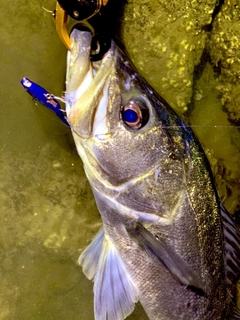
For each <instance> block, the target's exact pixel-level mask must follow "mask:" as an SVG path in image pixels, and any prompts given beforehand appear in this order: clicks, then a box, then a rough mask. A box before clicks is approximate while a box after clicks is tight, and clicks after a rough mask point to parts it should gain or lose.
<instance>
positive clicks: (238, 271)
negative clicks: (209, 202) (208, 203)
mask: <svg viewBox="0 0 240 320" xmlns="http://www.w3.org/2000/svg"><path fill="white" fill-rule="evenodd" d="M220 209H221V216H222V222H223V233H224V238H225V252H226V273H227V281H228V287H229V288H230V289H229V290H230V291H229V293H230V295H231V296H232V297H233V296H235V294H236V293H235V287H236V282H237V280H238V279H239V277H240V232H239V231H238V229H237V227H236V225H235V223H234V221H233V219H232V217H231V215H230V213H228V211H227V210H226V209H225V208H224V206H223V205H222V204H221V205H220Z"/></svg>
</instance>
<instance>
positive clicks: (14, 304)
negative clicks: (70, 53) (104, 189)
mask: <svg viewBox="0 0 240 320" xmlns="http://www.w3.org/2000/svg"><path fill="white" fill-rule="evenodd" d="M162 3H163V4H164V1H162ZM176 4H177V2H176ZM176 4H175V5H176ZM42 6H43V7H45V8H47V9H50V10H53V9H54V6H55V1H52V0H51V1H49V0H48V1H47V0H44V1H41V2H39V1H37V0H33V1H31V2H29V1H27V0H22V1H15V2H14V3H11V2H9V3H8V4H7V5H6V3H3V1H2V3H0V21H1V24H0V43H1V53H0V65H1V76H2V83H1V88H0V99H1V109H0V133H1V134H0V150H1V153H0V162H1V179H0V186H1V188H0V208H1V214H0V226H1V232H0V261H1V263H0V283H1V290H0V319H1V320H2V319H3V320H5V319H6V320H15V319H18V320H21V319H24V320H25V319H41V320H42V319H73V320H74V319H78V320H81V319H82V320H83V319H84V320H91V319H93V303H92V300H93V294H92V283H91V282H90V281H88V280H87V279H86V278H85V276H84V275H83V274H82V272H81V268H80V267H79V266H78V265H77V263H76V261H77V259H78V256H79V254H80V252H81V251H82V250H83V249H84V248H85V247H86V246H87V244H88V243H89V242H90V241H91V239H92V238H93V236H94V234H95V233H96V231H97V230H98V228H99V226H100V218H99V215H98V212H97V209H96V206H95V202H94V200H93V196H92V193H91V190H90V187H89V184H88V182H87V179H86V177H85V175H84V172H83V168H82V163H81V160H80V159H79V157H78V155H77V154H76V151H75V146H74V143H73V141H72V137H71V133H70V130H69V129H68V128H66V127H65V126H63V125H62V124H61V123H60V122H59V121H58V120H57V118H56V117H55V116H53V115H52V114H51V113H50V112H48V111H47V110H45V109H44V107H42V106H35V105H34V103H33V102H32V99H31V97H30V96H29V95H28V94H27V93H25V92H24V89H23V88H22V87H21V85H20V83H19V81H20V80H21V78H22V77H24V76H27V77H29V78H30V79H31V80H33V81H34V82H37V83H39V84H40V85H42V86H44V87H45V88H46V89H47V90H49V91H50V92H52V93H54V94H56V95H61V94H62V91H63V90H64V79H65V69H66V65H65V56H66V50H65V48H64V46H63V45H62V43H61V41H60V40H59V38H58V36H57V34H56V32H55V28H54V21H53V18H52V16H51V14H49V13H47V12H45V11H44V10H43V9H42ZM155 6H156V7H155ZM209 6H210V4H209ZM155 8H159V4H158V2H157V1H147V0H138V1H134V2H133V1H129V5H128V7H127V11H126V16H125V22H124V23H125V24H124V29H123V38H124V41H125V44H126V47H127V50H128V51H129V53H130V56H131V58H132V59H133V60H134V61H135V63H136V65H137V67H138V68H139V70H140V71H141V72H142V73H143V74H144V75H145V76H146V78H147V79H148V81H150V82H151V83H152V85H153V86H155V87H156V88H157V89H158V90H159V91H160V92H161V90H160V89H161V88H160V87H162V90H163V94H165V95H166V96H165V97H166V98H169V102H170V103H171V104H172V105H173V106H174V107H175V108H176V109H177V110H178V111H179V112H180V113H181V112H182V113H183V112H184V111H185V110H184V107H183V105H186V102H188V101H189V99H191V96H192V93H193V92H192V86H188V87H183V88H182V87H181V88H180V89H181V90H180V89H179V85H176V86H174V82H172V83H170V81H171V80H175V78H174V77H175V73H176V72H175V73H174V72H170V71H171V69H170V68H169V67H165V69H164V67H163V66H164V65H167V63H165V62H164V60H161V59H162V58H161V57H162V56H161V54H163V55H164V54H165V52H167V53H166V57H168V58H169V57H170V56H171V54H172V52H173V51H174V50H175V51H177V50H178V48H179V47H178V46H177V47H176V46H174V45H173V46H172V47H173V48H174V50H173V49H171V50H172V51H171V50H170V48H171V43H173V36H172V37H171V36H169V38H166V34H168V33H169V32H170V31H169V30H170V27H168V25H167V28H166V29H161V28H162V24H160V25H159V29H156V19H158V18H159V16H161V17H163V16H164V14H165V13H161V12H159V11H157V10H156V9H155ZM141 10H143V13H144V14H142V16H141V17H140V18H139V12H141ZM146 10H148V11H146ZM179 12H180V11H179ZM170 14H172V13H171V12H170V13H169V12H167V15H170ZM149 16H150V17H152V18H151V19H149V20H148V17H149ZM170 18H171V17H165V16H164V19H165V21H167V19H170ZM144 19H145V20H144ZM184 19H185V20H187V17H186V18H183V20H184ZM205 19H206V20H207V18H205ZM170 20H171V19H170ZM185 20H184V21H185ZM161 21H163V22H164V20H163V19H162V20H161ZM168 22H169V21H168ZM130 26H131V27H130ZM186 27H187V26H186ZM143 29H144V30H145V33H142V34H144V37H145V38H144V44H145V47H146V51H144V52H146V53H144V56H143V55H142V54H141V52H142V50H140V49H139V47H138V41H137V35H139V32H142V30H143ZM177 29H178V24H177V22H176V27H175V30H174V32H176V30H177ZM153 30H155V31H154V32H153ZM162 30H163V31H162ZM164 30H165V31H164ZM127 33H128V35H127ZM179 34H180V35H181V36H182V37H183V40H184V39H185V34H184V32H180V33H179ZM180 35H179V37H180ZM161 37H164V38H165V39H166V41H165V42H166V43H165V44H164V41H162V38H161ZM167 39H170V40H167ZM174 39H175V40H176V42H177V40H178V37H176V36H175V38H174ZM179 39H180V38H179ZM203 39H204V35H203V34H201V36H200V38H199V41H200V40H201V41H200V43H199V48H201V46H203V45H204V43H203ZM188 40H189V41H188V42H189V43H191V41H193V39H192V38H191V39H189V38H188ZM171 41H172V42H171ZM181 41H182V40H181ZM181 41H180V42H179V43H181ZM194 41H195V40H194ZM167 42H169V43H167ZM156 43H158V44H159V47H158V48H157V47H156ZM184 45H185V47H186V48H187V43H184ZM185 47H184V46H183V48H185ZM199 48H198V50H200V49H199ZM141 49H142V48H141ZM182 50H183V49H182ZM184 50H185V49H184ZM156 52H158V56H156V54H155V53H156ZM189 52H192V51H189ZM189 54H190V55H192V53H189ZM200 56H201V54H200V51H199V52H198V51H197V52H195V56H194V57H192V60H191V61H189V62H188V66H189V68H190V71H189V70H188V71H189V72H186V73H184V74H183V76H182V75H180V78H181V77H182V78H184V79H187V82H186V84H187V83H188V81H190V80H189V79H190V78H191V77H192V74H191V70H193V67H194V64H195V63H196V62H197V61H198V60H199V59H200V58H199V57H200ZM166 57H165V58H166ZM171 57H172V58H171V59H172V60H173V61H175V60H176V61H178V63H180V64H181V61H180V59H179V57H175V58H174V55H172V56H171ZM188 57H189V56H188ZM159 59H160V60H159ZM174 59H175V60H174ZM147 61H149V64H147ZM159 61H160V62H159ZM146 65H148V66H149V68H145V66H146ZM154 69H155V70H154ZM173 69H174V68H173ZM153 70H154V72H153ZM160 71H161V72H160ZM169 72H170V73H169ZM159 74H161V76H159ZM210 74H211V72H210ZM169 77H170V78H169ZM182 78H181V79H182ZM164 79H165V80H164ZM176 81H177V80H176ZM179 81H181V80H179ZM176 83H179V82H176ZM198 84H199V86H198V88H200V87H201V86H202V84H201V83H200V82H199V83H198ZM158 86H159V87H158ZM171 88H173V89H172V90H173V91H169V90H171ZM200 89H201V90H204V88H202V87H201V88H200ZM175 91H177V92H178V94H174V92H175ZM204 92H205V91H204ZM216 96H217V94H216ZM174 97H176V98H177V99H175V100H174ZM204 97H206V95H205V96H204ZM207 97H208V101H212V100H211V99H212V97H213V95H211V94H210V93H209V94H208V96H207ZM214 97H215V96H214ZM196 101H197V102H196V104H197V103H198V104H201V106H205V109H203V107H199V108H195V109H194V112H192V113H191V117H192V118H191V120H192V123H194V124H196V125H199V126H200V127H202V124H203V120H204V118H206V117H207V118H209V117H210V114H211V113H212V111H209V108H207V107H206V106H207V105H212V104H206V103H205V101H206V100H202V99H200V100H196ZM217 101H218V103H219V99H218V98H217ZM204 110H205V112H206V115H207V116H205V113H204ZM215 112H216V114H215V116H216V119H219V114H221V115H222V113H221V112H222V110H221V111H219V112H218V111H215ZM222 117H224V120H223V122H222V123H223V124H224V125H226V124H227V126H228V125H229V123H228V122H227V119H226V114H223V115H222ZM213 124H214V123H213ZM211 125H212V123H211ZM227 130H228V133H227V136H226V135H225V140H224V143H225V145H226V146H227V149H224V148H222V144H221V143H214V140H213V139H207V140H208V141H209V142H208V141H206V138H207V137H209V136H211V133H210V134H209V132H207V134H206V129H204V130H202V131H201V130H200V132H199V135H200V136H202V140H203V141H204V143H205V144H206V148H207V149H208V150H210V151H209V154H210V158H211V159H213V160H214V161H215V162H214V161H212V163H213V164H214V163H215V167H214V168H215V170H218V171H216V176H217V173H219V172H220V171H219V170H220V169H219V168H220V165H219V161H220V160H221V161H223V168H226V167H227V168H230V167H231V171H230V174H229V175H228V177H229V176H230V177H231V181H232V189H233V187H234V186H235V185H236V177H239V171H238V169H237V168H238V167H239V166H238V167H237V165H238V164H239V157H238V153H239V151H238V150H239V144H238V141H239V136H238V131H234V132H233V133H232V130H235V128H234V129H227ZM217 131H219V132H220V130H219V129H217ZM201 132H205V136H204V134H203V133H201ZM214 132H216V131H214ZM222 132H223V131H222V130H221V133H222ZM214 135H215V133H214ZM214 135H213V136H214ZM221 137H222V136H221ZM221 139H222V138H221ZM232 141H233V143H232ZM223 149H224V150H225V151H223ZM213 150H214V151H213ZM223 153H224V155H223ZM213 155H214V156H213ZM228 155H229V156H228ZM233 155H234V156H233ZM216 159H217V160H216ZM222 159H223V160H222ZM221 163H222V162H221ZM226 163H227V165H226ZM229 170H230V169H229ZM219 175H220V173H219ZM219 181H221V182H222V181H223V180H222V175H220V178H219ZM225 185H226V183H225ZM224 188H225V189H226V188H227V187H226V186H225V187H223V191H222V192H223V197H224V192H225V191H224V190H225V189H224ZM237 197H238V195H237V196H236V195H235V196H234V197H233V198H232V199H233V202H234V201H236V198H237ZM233 202H232V201H231V204H232V203H233ZM229 206H230V203H229ZM236 206H237V205H236V203H235V204H234V205H233V206H232V208H231V209H232V210H233V211H234V208H236ZM129 319H130V320H134V319H135V320H136V319H138V320H146V319H147V317H146V315H145V314H144V311H143V310H142V308H141V307H140V306H137V308H136V310H135V311H134V313H133V314H132V315H131V316H130V317H129Z"/></svg>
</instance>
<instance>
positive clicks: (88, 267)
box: [78, 227, 104, 280]
mask: <svg viewBox="0 0 240 320" xmlns="http://www.w3.org/2000/svg"><path fill="white" fill-rule="evenodd" d="M103 240H104V231H103V228H102V227H101V228H100V230H99V231H98V233H97V234H96V236H95V237H94V239H93V241H92V242H91V243H90V245H89V246H88V247H87V248H86V249H85V250H84V251H83V252H82V254H81V255H80V257H79V259H78V263H79V264H80V266H82V268H83V273H84V274H85V276H86V277H87V278H88V279H89V280H92V279H93V278H94V276H95V274H96V272H97V269H98V262H99V259H100V254H101V251H102V246H103Z"/></svg>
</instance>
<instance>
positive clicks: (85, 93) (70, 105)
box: [65, 24, 115, 139]
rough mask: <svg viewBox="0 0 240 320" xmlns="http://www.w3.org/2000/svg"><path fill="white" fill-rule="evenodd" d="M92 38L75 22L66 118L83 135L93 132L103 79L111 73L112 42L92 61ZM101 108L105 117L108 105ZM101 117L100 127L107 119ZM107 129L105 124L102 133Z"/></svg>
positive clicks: (84, 136) (69, 64)
mask: <svg viewBox="0 0 240 320" xmlns="http://www.w3.org/2000/svg"><path fill="white" fill-rule="evenodd" d="M82 29H83V30H82ZM79 31H80V32H79ZM92 38H93V34H92V33H91V30H89V29H88V28H86V27H85V26H84V27H82V25H81V24H80V25H79V24H77V25H76V27H75V28H73V30H72V32H71V41H72V45H71V50H70V52H69V55H68V63H67V79H66V94H65V100H66V113H67V119H68V122H69V123H70V126H71V128H72V130H73V131H74V132H75V133H76V134H77V135H78V136H80V137H81V138H83V139H85V138H89V137H91V136H92V135H94V132H93V131H94V124H95V123H96V122H95V121H97V122H98V121H99V113H98V117H95V116H96V114H97V111H98V109H99V106H100V102H101V101H102V100H101V99H102V95H103V92H104V90H105V91H106V87H107V84H106V82H107V79H108V76H109V75H110V73H111V69H112V66H113V63H114V54H115V50H114V45H113V44H112V45H111V47H110V49H109V50H108V51H107V52H106V54H105V55H104V56H103V58H102V59H101V60H99V61H97V62H93V61H91V45H92ZM105 97H106V94H105ZM103 110H105V111H103ZM101 112H102V114H103V118H106V113H107V105H106V107H105V109H104V108H103V109H102V111H101ZM103 120H104V121H105V122H104V125H103V126H102V127H101V130H102V128H103V127H104V126H105V125H106V120H105V119H103ZM106 131H107V129H106V126H105V130H104V134H105V133H106ZM102 132H103V131H101V132H100V134H102Z"/></svg>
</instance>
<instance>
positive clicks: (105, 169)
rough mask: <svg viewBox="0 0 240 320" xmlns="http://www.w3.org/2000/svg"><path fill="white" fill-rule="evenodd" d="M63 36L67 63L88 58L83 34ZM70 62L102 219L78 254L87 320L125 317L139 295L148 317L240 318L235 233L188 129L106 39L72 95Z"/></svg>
mask: <svg viewBox="0 0 240 320" xmlns="http://www.w3.org/2000/svg"><path fill="white" fill-rule="evenodd" d="M71 41H72V49H71V52H70V55H72V57H71V61H78V59H79V61H82V62H81V63H84V61H85V60H86V65H87V64H89V61H90V56H88V57H87V55H86V54H84V56H83V55H82V54H81V52H85V53H86V52H87V50H88V51H89V47H90V45H91V37H90V33H89V32H87V31H80V30H76V29H74V30H73V32H72V34H71ZM82 44H84V45H85V46H86V48H80V49H79V46H81V45H82ZM79 61H78V62H79ZM81 63H80V64H81ZM77 66H78V67H77ZM78 68H79V63H77V64H75V65H74V64H71V65H68V72H67V93H66V96H65V100H66V104H67V119H68V122H69V124H70V126H71V129H72V133H73V137H74V141H75V143H76V146H77V150H78V153H79V155H80V157H81V158H82V161H83V164H84V168H85V172H86V175H87V178H88V180H89V183H90V185H91V188H92V191H93V194H94V197H95V200H96V204H97V207H98V209H99V212H100V214H101V217H102V222H103V226H102V228H101V230H100V231H99V233H98V234H97V236H96V237H95V238H94V239H93V242H92V243H91V244H90V245H89V246H88V247H87V248H86V249H85V250H84V251H83V253H82V254H81V256H80V258H79V264H80V265H81V266H82V267H83V272H84V273H85V274H86V276H87V277H88V278H89V279H92V280H94V310H95V319H96V320H107V319H108V320H123V319H125V318H126V317H127V316H128V315H129V314H131V312H132V311H133V309H134V306H135V303H136V302H137V301H140V302H141V304H142V306H143V308H144V309H145V311H146V313H147V315H148V317H149V319H150V320H179V319H184V320H188V319H189V320H192V319H194V320H228V319H232V320H233V319H238V316H239V314H238V311H237V309H236V307H235V295H234V288H235V286H236V281H237V279H238V278H239V273H240V270H239V266H240V258H239V257H240V249H239V248H240V235H239V232H238V230H237V229H236V227H235V225H234V223H233V221H232V220H231V218H230V216H229V214H228V213H227V212H226V210H225V209H224V208H223V206H222V205H221V204H220V202H219V199H218V195H217V192H216V190H215V186H214V183H213V179H212V174H211V171H210V168H209V165H208V162H207V159H206V157H205V155H204V153H203V150H202V148H201V146H200V144H199V143H198V141H197V139H196V138H195V136H194V133H193V132H192V131H191V129H190V128H189V127H187V126H186V125H185V124H184V122H182V120H181V119H180V118H179V117H178V116H177V115H176V113H175V112H174V111H173V110H172V109H171V108H170V106H169V105H168V104H167V102H166V101H164V100H163V98H162V97H161V96H160V95H159V94H157V93H156V92H155V91H154V90H153V89H152V88H151V87H150V86H149V85H148V84H147V83H146V82H145V81H144V80H143V79H142V78H141V77H140V76H139V75H138V74H137V72H136V70H135V69H134V67H133V66H132V65H131V63H130V62H129V61H128V60H127V58H126V56H125V55H124V54H123V52H122V51H121V50H120V49H119V48H118V47H117V46H116V45H115V44H114V42H112V44H111V47H110V49H109V50H108V52H107V53H106V54H105V56H104V57H103V58H102V60H101V61H100V62H99V63H98V64H97V69H96V70H94V63H92V64H90V66H89V68H93V79H92V81H91V83H90V84H89V86H85V85H84V88H82V87H81V84H80V87H79V88H75V90H76V92H77V91H78V90H83V91H84V92H83V94H82V95H81V96H79V97H77V96H76V92H75V91H71V90H68V88H71V86H72V83H71V80H72V79H74V83H76V79H77V78H78V77H77V75H78V72H79V70H78ZM82 70H83V69H81V74H80V77H81V79H84V74H83V73H82ZM89 70H90V69H89ZM89 70H86V71H85V72H86V75H87V73H88V72H89ZM129 79H130V80H129ZM80 82H81V81H80ZM84 97H88V99H84ZM125 106H128V107H129V106H131V108H133V109H132V110H137V111H136V115H137V117H135V118H137V119H138V118H139V122H137V124H135V122H134V124H133V123H131V119H130V120H129V119H128V121H125V117H124V116H123V113H124V112H125ZM134 112H135V111H134ZM100 114H101V117H99V115H100ZM146 114H147V115H148V116H147V117H145V118H144V116H143V115H146ZM135 120H136V119H134V121H135ZM95 121H97V122H98V126H97V128H98V129H97V131H96V126H95ZM129 121H130V122H129ZM144 121H145V122H144ZM86 124H87V125H86ZM233 265H234V267H233Z"/></svg>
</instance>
